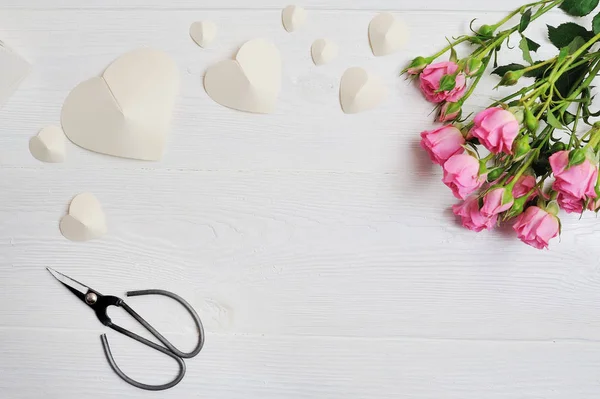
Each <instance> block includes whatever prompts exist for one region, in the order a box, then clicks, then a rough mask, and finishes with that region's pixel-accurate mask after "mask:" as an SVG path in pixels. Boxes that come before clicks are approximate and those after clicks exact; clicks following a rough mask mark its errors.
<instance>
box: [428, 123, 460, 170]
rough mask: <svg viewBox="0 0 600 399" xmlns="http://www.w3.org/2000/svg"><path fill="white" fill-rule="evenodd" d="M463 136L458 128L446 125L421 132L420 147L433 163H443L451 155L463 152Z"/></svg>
mask: <svg viewBox="0 0 600 399" xmlns="http://www.w3.org/2000/svg"><path fill="white" fill-rule="evenodd" d="M463 144H465V138H464V137H463V135H462V133H461V132H460V130H458V129H457V128H456V127H454V126H452V125H447V126H443V127H440V128H439V129H435V130H432V131H425V132H423V133H421V147H423V149H424V150H425V151H427V153H429V157H430V158H431V160H432V161H433V162H434V163H437V164H438V165H443V164H444V162H446V161H447V160H448V159H449V158H450V157H451V156H453V155H456V154H462V153H463V152H464V148H463Z"/></svg>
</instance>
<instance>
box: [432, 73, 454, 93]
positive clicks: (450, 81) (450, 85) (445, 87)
mask: <svg viewBox="0 0 600 399" xmlns="http://www.w3.org/2000/svg"><path fill="white" fill-rule="evenodd" d="M455 87H456V76H455V75H444V76H443V77H442V79H441V80H440V88H439V89H438V90H436V93H441V92H443V91H450V90H454V88H455Z"/></svg>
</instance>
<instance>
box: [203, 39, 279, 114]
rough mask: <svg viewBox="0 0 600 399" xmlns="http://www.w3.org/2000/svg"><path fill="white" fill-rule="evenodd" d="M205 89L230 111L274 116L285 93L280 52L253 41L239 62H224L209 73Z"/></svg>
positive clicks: (212, 68)
mask: <svg viewBox="0 0 600 399" xmlns="http://www.w3.org/2000/svg"><path fill="white" fill-rule="evenodd" d="M204 89H205V90H206V93H207V94H208V95H209V96H210V97H211V98H212V99H213V100H214V101H215V102H217V103H219V104H221V105H224V106H226V107H229V108H233V109H237V110H240V111H246V112H254V113H258V114H268V113H271V112H273V110H274V109H275V103H276V101H277V96H278V95H279V90H280V89H281V56H280V55H279V50H278V49H277V47H275V45H273V44H271V43H269V42H267V41H265V40H262V39H254V40H250V41H249V42H247V43H245V44H244V45H243V46H242V47H241V48H240V50H239V51H238V53H237V55H236V57H235V60H227V61H221V62H219V63H217V64H215V65H213V66H211V67H210V68H209V69H208V70H207V71H206V75H205V76H204Z"/></svg>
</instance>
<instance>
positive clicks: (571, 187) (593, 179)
mask: <svg viewBox="0 0 600 399" xmlns="http://www.w3.org/2000/svg"><path fill="white" fill-rule="evenodd" d="M550 166H551V167H552V173H554V178H555V179H556V180H555V181H554V184H553V185H552V188H553V189H554V190H556V191H558V192H559V193H561V194H565V195H567V196H569V197H575V198H578V199H585V198H586V197H588V198H596V197H597V194H596V183H597V182H598V165H596V164H592V162H590V160H589V159H585V160H584V161H583V162H582V163H580V164H579V165H572V166H569V151H560V152H557V153H556V154H553V155H552V156H551V157H550Z"/></svg>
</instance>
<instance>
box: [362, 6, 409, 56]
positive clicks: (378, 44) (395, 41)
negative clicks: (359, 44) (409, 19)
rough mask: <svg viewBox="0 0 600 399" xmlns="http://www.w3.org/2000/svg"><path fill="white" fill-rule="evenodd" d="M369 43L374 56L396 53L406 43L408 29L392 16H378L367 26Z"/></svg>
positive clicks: (382, 14) (386, 13)
mask: <svg viewBox="0 0 600 399" xmlns="http://www.w3.org/2000/svg"><path fill="white" fill-rule="evenodd" d="M369 41H370V43H371V49H372V50H373V54H374V55H375V56H378V57H379V56H383V55H388V54H392V53H394V52H396V51H397V50H399V49H400V48H401V47H402V46H404V45H405V44H406V42H407V41H408V29H407V28H406V26H405V25H404V24H403V23H402V22H401V21H398V20H397V19H396V18H395V17H394V15H393V14H390V13H389V12H384V13H381V14H378V15H377V16H376V17H375V18H373V19H372V20H371V23H370V24H369Z"/></svg>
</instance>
